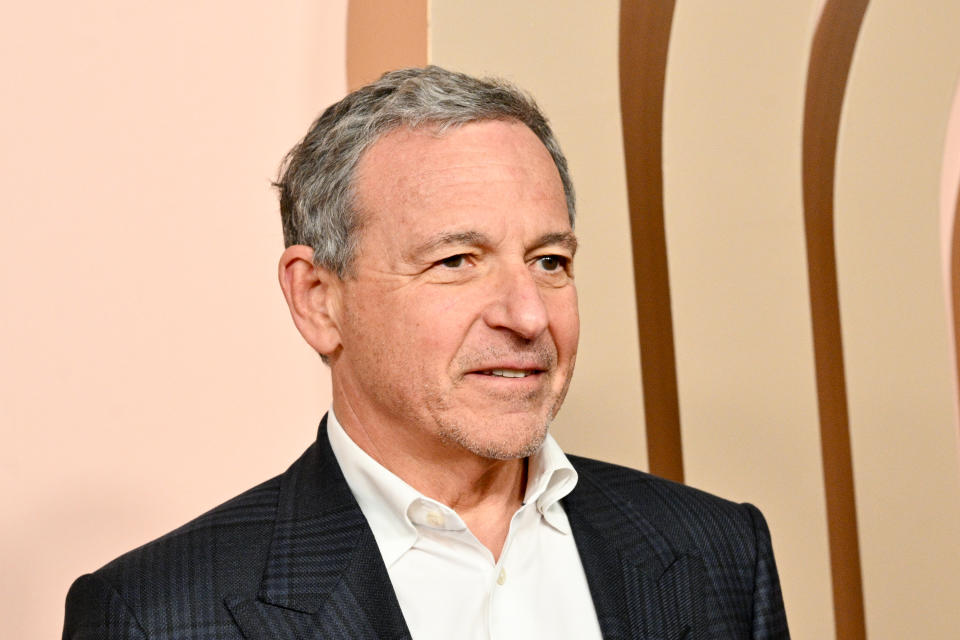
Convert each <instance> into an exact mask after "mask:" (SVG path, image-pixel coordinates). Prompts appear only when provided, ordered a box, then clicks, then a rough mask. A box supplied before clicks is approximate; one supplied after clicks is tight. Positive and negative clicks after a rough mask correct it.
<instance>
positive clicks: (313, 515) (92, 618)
mask: <svg viewBox="0 0 960 640" xmlns="http://www.w3.org/2000/svg"><path fill="white" fill-rule="evenodd" d="M278 187H279V189H280V194H281V198H280V199H281V212H282V214H283V226H284V236H285V240H286V244H287V249H286V250H285V251H284V253H283V255H282V257H281V260H280V284H281V287H282V289H283V293H284V296H285V297H286V300H287V304H288V305H289V307H290V312H291V315H292V317H293V320H294V322H295V324H296V326H297V328H298V329H299V331H300V333H301V334H302V335H303V337H304V338H305V339H306V341H307V342H308V343H309V344H310V345H311V346H312V347H313V348H314V349H315V350H316V351H317V352H318V353H319V354H320V355H321V356H322V357H323V359H324V361H325V362H327V363H328V364H329V366H330V370H331V378H332V381H333V407H332V408H331V410H330V412H329V413H328V414H327V416H326V418H325V419H324V420H323V422H321V425H320V431H319V434H318V437H317V441H316V442H315V443H314V444H313V445H312V446H311V447H310V448H309V449H308V450H307V452H306V453H305V454H304V455H303V456H302V457H301V458H300V459H299V460H298V461H297V462H295V463H294V464H293V466H292V467H290V469H289V470H288V471H287V472H286V473H284V474H283V475H281V476H279V477H277V478H275V479H273V480H270V481H268V482H266V483H265V484H263V485H260V486H259V487H256V488H254V489H252V490H251V491H248V492H247V493H245V494H243V495H241V496H239V497H238V498H235V499H234V500H232V501H231V502H228V503H227V504H225V505H223V506H221V507H218V508H217V509H215V510H213V511H211V512H210V513H208V514H206V515H204V516H201V517H200V518H199V519H197V520H195V521H193V522H191V523H189V524H187V525H185V526H184V527H182V528H180V529H178V530H176V531H174V532H172V533H170V534H168V535H166V536H164V537H163V538H160V539H159V540H156V541H154V542H152V543H150V544H148V545H146V546H145V547H142V548H140V549H138V550H135V551H133V552H131V553H129V554H127V555H125V556H122V557H121V558H119V559H117V560H115V561H114V562H112V563H110V564H109V565H107V566H106V567H104V568H102V569H100V570H99V571H97V572H95V573H93V574H90V575H87V576H84V577H82V578H80V579H79V580H78V581H77V582H76V583H75V584H74V586H73V588H72V589H71V592H70V595H69V596H68V601H67V618H66V625H65V630H64V637H65V638H78V639H79V638H150V639H159V638H165V639H173V638H198V639H199V638H248V639H252V638H264V639H266V638H409V637H413V638H416V639H431V638H457V639H460V638H467V639H472V638H477V639H480V638H523V639H529V638H576V639H589V638H601V637H602V638H649V639H651V640H653V639H655V638H657V639H660V638H664V639H666V638H677V639H679V638H718V639H719V638H724V639H728V638H786V637H787V629H786V622H785V619H784V613H783V605H782V602H781V596H780V590H779V584H778V581H777V575H776V569H775V566H774V563H773V557H772V553H771V550H770V541H769V534H768V532H767V529H766V526H765V524H764V522H763V518H762V517H761V515H760V514H759V512H757V510H756V509H754V508H753V507H751V506H749V505H736V504H733V503H729V502H726V501H723V500H720V499H718V498H714V497H712V496H709V495H707V494H704V493H701V492H698V491H695V490H693V489H689V488H686V487H683V486H680V485H675V484H672V483H669V482H666V481H663V480H659V479H656V478H653V477H651V476H649V475H646V474H643V473H640V472H636V471H631V470H627V469H623V468H619V467H614V466H611V465H606V464H603V463H599V462H594V461H589V460H585V459H579V458H575V457H570V458H569V459H568V458H567V457H566V456H565V455H564V454H563V452H562V451H561V450H560V448H559V447H558V446H557V444H556V443H555V442H554V441H553V440H552V438H551V437H550V436H549V435H548V434H547V429H548V426H549V424H550V421H551V420H552V419H553V417H554V415H555V414H556V412H557V410H558V409H559V407H560V404H561V403H562V401H563V397H564V395H565V393H566V390H567V386H568V384H569V382H570V377H571V375H572V373H573V366H574V361H575V359H576V351H577V337H578V332H579V319H578V314H577V294H576V288H575V286H574V278H573V271H574V269H573V265H574V255H575V253H576V248H577V241H576V236H575V235H574V233H573V219H574V197H573V188H572V185H571V182H570V178H569V175H568V173H567V167H566V161H565V160H564V157H563V155H562V153H561V151H560V148H559V146H558V144H557V142H556V140H555V139H554V137H553V134H552V132H551V131H550V128H549V126H548V125H547V123H546V120H545V119H544V118H543V116H542V115H541V113H540V112H539V111H538V109H537V107H536V105H535V104H534V103H533V102H532V101H531V100H530V99H529V98H528V97H526V96H525V95H524V94H522V93H520V92H519V91H517V90H516V89H514V88H513V87H510V86H508V85H506V84H503V83H500V82H494V81H481V80H477V79H474V78H471V77H468V76H465V75H462V74H456V73H451V72H448V71H445V70H442V69H439V68H436V67H428V68H426V69H408V70H403V71H397V72H393V73H389V74H387V75H385V76H384V77H383V78H381V79H380V80H379V81H377V82H376V83H374V84H372V85H369V86H367V87H364V88H362V89H360V90H358V91H356V92H354V93H352V94H350V95H348V96H347V97H346V98H344V99H343V100H342V101H340V102H338V103H337V104H335V105H333V106H331V107H330V108H328V109H327V110H326V111H325V112H324V114H323V115H322V116H320V118H319V119H318V120H317V121H316V122H315V123H314V124H313V126H312V127H311V129H310V131H309V133H308V134H307V136H306V137H305V138H304V140H303V141H302V142H301V143H300V144H299V145H297V146H296V147H295V148H294V149H293V150H292V151H291V152H290V154H289V155H288V157H287V160H286V162H285V168H284V169H283V171H282V175H281V178H280V180H279V182H278ZM584 428H589V425H584Z"/></svg>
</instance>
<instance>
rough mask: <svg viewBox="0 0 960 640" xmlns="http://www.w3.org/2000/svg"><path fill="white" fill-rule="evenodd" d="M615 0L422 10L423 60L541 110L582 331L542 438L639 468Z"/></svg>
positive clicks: (438, 4) (436, 2) (440, 2)
mask: <svg viewBox="0 0 960 640" xmlns="http://www.w3.org/2000/svg"><path fill="white" fill-rule="evenodd" d="M617 29H618V6H617V3H613V2H610V3H607V2H602V3H584V2H578V1H576V0H565V1H563V2H556V1H548V0H536V1H531V2H510V1H508V0H495V1H491V2H484V3H465V2H457V1H454V0H433V1H432V2H431V3H430V62H431V63H434V64H439V65H443V66H447V67H451V68H455V69H459V70H462V71H466V72H469V73H476V74H481V75H499V76H504V77H506V78H508V79H510V80H513V81H514V82H516V83H518V84H519V85H520V86H522V87H524V88H525V89H527V90H529V91H530V92H532V93H533V95H534V96H536V98H537V100H538V102H539V103H540V105H541V106H542V107H543V109H544V111H546V113H547V116H548V117H549V118H550V120H551V123H552V125H553V127H554V131H555V133H556V134H557V136H558V137H559V139H560V143H561V144H562V145H563V149H564V152H565V153H566V154H567V159H568V160H569V162H570V170H571V173H572V174H573V179H574V183H575V185H576V189H577V200H578V207H577V209H578V212H579V218H578V221H577V236H578V237H579V239H580V243H581V246H580V250H579V252H578V254H577V261H576V279H577V288H578V291H579V294H580V315H581V326H582V330H581V335H580V351H579V354H578V356H577V368H576V373H575V375H574V380H573V383H572V385H571V388H570V394H569V395H568V397H567V401H566V403H565V404H564V407H563V410H562V411H561V412H560V415H559V417H558V418H557V421H556V424H555V425H554V429H553V433H554V435H556V437H557V439H558V440H559V441H560V443H561V444H562V445H563V446H564V448H565V449H566V450H568V451H571V452H574V453H579V454H581V455H589V456H593V457H597V458H602V459H605V460H611V461H614V462H619V463H621V464H626V465H630V466H632V467H640V468H645V467H646V459H647V458H646V447H645V436H644V424H643V403H642V397H641V392H640V388H641V387H640V357H639V346H638V342H637V320H636V310H635V307H634V296H633V280H632V269H633V266H632V259H631V254H630V228H629V219H628V216H627V200H626V182H625V178H624V170H623V143H622V137H621V131H620V112H619V99H620V98H619V91H618V72H617Z"/></svg>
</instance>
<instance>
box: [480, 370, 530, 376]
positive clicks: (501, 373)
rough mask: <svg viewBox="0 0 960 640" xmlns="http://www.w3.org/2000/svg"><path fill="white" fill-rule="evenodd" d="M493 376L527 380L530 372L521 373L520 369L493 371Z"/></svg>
mask: <svg viewBox="0 0 960 640" xmlns="http://www.w3.org/2000/svg"><path fill="white" fill-rule="evenodd" d="M490 375H492V376H502V377H504V378H526V377H527V376H528V375H530V372H529V371H521V370H518V369H492V370H491V371H490Z"/></svg>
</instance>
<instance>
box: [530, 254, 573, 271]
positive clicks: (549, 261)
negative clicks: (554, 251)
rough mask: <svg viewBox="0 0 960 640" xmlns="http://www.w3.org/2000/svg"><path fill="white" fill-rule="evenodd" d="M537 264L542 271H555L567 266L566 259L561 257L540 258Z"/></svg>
mask: <svg viewBox="0 0 960 640" xmlns="http://www.w3.org/2000/svg"><path fill="white" fill-rule="evenodd" d="M537 262H539V263H540V268H541V269H543V270H544V271H556V270H558V269H562V268H564V267H565V266H567V259H566V258H564V257H563V256H540V257H539V258H537Z"/></svg>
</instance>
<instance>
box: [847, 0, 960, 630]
mask: <svg viewBox="0 0 960 640" xmlns="http://www.w3.org/2000/svg"><path fill="white" fill-rule="evenodd" d="M958 24H960V5H958V4H957V3H956V2H954V1H953V0H939V1H932V0H931V1H930V2H925V3H922V8H921V7H920V6H918V5H915V4H912V3H903V2H897V1H894V0H874V1H873V2H871V3H870V7H869V9H868V10H867V14H866V18H865V20H864V24H863V27H862V31H861V35H860V40H859V43H858V48H857V51H856V53H855V56H854V60H853V66H852V67H851V71H850V80H849V89H848V92H847V100H846V103H845V105H844V112H843V119H842V121H841V127H840V143H839V156H838V163H837V192H836V214H837V220H836V237H837V268H838V276H839V285H840V307H841V317H842V318H843V330H844V333H843V340H844V358H845V360H846V366H847V388H848V391H849V404H850V428H851V439H852V445H853V462H854V465H853V468H854V474H855V479H856V486H857V507H858V513H857V517H858V520H859V524H860V541H861V558H862V562H863V576H864V598H865V605H866V616H867V633H868V636H869V637H870V638H872V639H885V638H890V639H899V638H908V637H910V638H954V637H956V634H957V629H960V609H958V608H957V602H958V601H960V543H958V540H960V486H958V483H960V473H958V471H960V470H958V462H957V441H956V437H957V435H956V426H955V423H954V390H953V379H954V378H953V372H952V367H953V362H952V355H951V351H950V350H951V343H950V340H949V333H948V331H949V319H948V317H947V314H946V301H945V299H944V291H945V288H944V283H943V276H942V273H943V272H942V267H941V262H940V237H941V224H940V212H939V196H940V174H941V162H942V157H943V155H942V154H943V145H944V137H945V133H946V127H947V121H948V117H949V113H950V106H951V101H952V99H953V94H954V90H955V87H956V80H957V72H958V70H960V39H958V38H957V30H956V27H957V25H958Z"/></svg>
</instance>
